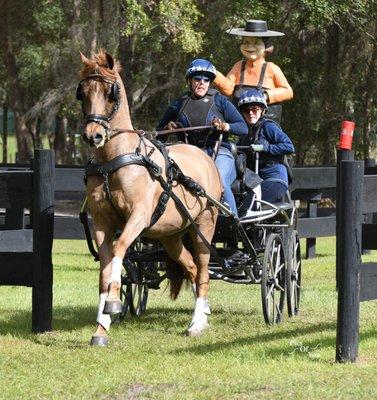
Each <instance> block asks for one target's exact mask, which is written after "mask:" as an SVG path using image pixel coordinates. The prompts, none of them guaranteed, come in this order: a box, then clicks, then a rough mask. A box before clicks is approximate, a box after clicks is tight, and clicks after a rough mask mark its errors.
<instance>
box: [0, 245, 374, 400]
mask: <svg viewBox="0 0 377 400" xmlns="http://www.w3.org/2000/svg"><path fill="white" fill-rule="evenodd" d="M334 252H335V239H334V238H324V239H319V240H318V245H317V257H316V258H315V259H313V260H304V264H303V285H304V289H303V292H302V304H301V310H302V311H301V313H300V315H299V316H297V317H294V318H290V319H288V317H286V318H285V320H284V321H283V323H282V324H280V325H278V326H272V327H270V326H266V325H265V324H264V322H263V315H262V310H261V302H260V287H259V286H257V285H253V286H243V285H238V286H237V285H231V284H226V283H224V282H219V281H213V282H211V290H210V301H211V306H212V313H213V314H212V316H211V317H210V324H211V329H210V330H209V331H207V332H206V333H205V335H204V336H202V337H200V338H188V337H185V336H184V335H183V332H184V330H185V328H186V326H187V324H188V323H189V321H190V319H191V313H192V310H193V299H192V294H191V290H185V291H183V292H182V295H181V296H180V297H179V299H178V300H177V301H176V302H172V301H170V300H169V298H168V292H167V291H165V290H164V286H165V285H164V284H165V283H164V284H163V288H161V289H160V290H157V291H151V292H150V297H149V301H148V307H147V312H146V313H145V314H144V315H143V316H142V317H139V318H131V317H130V316H127V318H126V320H125V321H124V323H122V324H121V325H115V326H113V327H112V329H111V331H110V343H109V346H108V347H107V348H92V347H90V346H89V345H88V343H89V340H90V337H91V335H92V332H93V330H94V320H95V316H96V307H97V283H98V273H97V265H96V264H95V263H94V262H93V261H92V258H91V256H89V255H88V251H87V248H86V244H85V242H84V241H63V240H60V241H56V242H55V244H54V256H53V257H54V259H53V261H54V322H53V325H54V331H53V332H51V333H46V334H39V335H33V334H31V333H30V328H31V289H29V288H20V287H0V322H1V324H0V360H1V361H0V385H1V390H0V398H1V399H240V400H241V399H271V398H273V399H287V398H290V399H355V398H357V399H361V398H365V399H366V398H375V391H376V389H375V388H376V383H375V376H376V367H377V325H376V323H375V319H376V315H377V304H376V302H367V303H363V304H362V306H361V315H360V316H361V319H360V336H361V340H360V346H359V361H358V362H357V363H355V364H342V365H341V364H335V363H334V359H335V335H336V308H337V298H336V292H335V289H334V288H335V278H334V276H335V257H334ZM373 258H374V259H376V253H375V252H373V253H372V255H370V256H367V258H366V260H367V259H368V260H372V259H373ZM285 315H286V310H285Z"/></svg>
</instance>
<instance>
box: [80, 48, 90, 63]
mask: <svg viewBox="0 0 377 400" xmlns="http://www.w3.org/2000/svg"><path fill="white" fill-rule="evenodd" d="M80 57H81V61H82V62H83V63H84V64H88V62H89V59H88V58H86V57H85V56H84V54H82V53H81V51H80Z"/></svg>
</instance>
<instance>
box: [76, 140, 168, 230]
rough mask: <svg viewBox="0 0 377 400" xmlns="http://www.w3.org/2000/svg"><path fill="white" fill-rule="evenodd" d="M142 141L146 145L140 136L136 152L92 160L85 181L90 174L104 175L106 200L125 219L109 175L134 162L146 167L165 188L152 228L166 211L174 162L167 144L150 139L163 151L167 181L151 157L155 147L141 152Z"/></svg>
mask: <svg viewBox="0 0 377 400" xmlns="http://www.w3.org/2000/svg"><path fill="white" fill-rule="evenodd" d="M141 142H143V144H144V147H146V144H145V142H144V138H143V137H142V136H140V143H139V146H138V147H137V148H136V150H135V153H126V154H121V155H119V156H117V157H115V158H113V159H112V160H110V161H107V162H105V163H94V162H93V160H90V161H89V163H88V164H87V166H86V169H85V176H84V181H85V184H86V182H87V179H88V176H91V175H95V176H102V177H103V186H104V191H105V195H106V200H107V201H108V202H109V203H110V205H111V207H112V209H113V210H114V211H115V213H116V214H117V215H118V217H119V218H120V219H121V220H122V221H124V217H123V215H121V214H120V212H119V210H118V209H117V207H116V206H115V204H114V202H113V201H112V196H111V192H110V185H109V175H110V174H112V173H113V172H115V171H117V170H118V169H119V168H122V167H124V166H126V165H132V164H134V165H141V166H143V167H146V168H147V170H148V172H149V174H150V175H151V177H152V178H153V179H157V180H158V181H159V182H160V183H161V186H162V187H163V189H164V191H163V192H162V193H161V195H160V197H159V199H158V203H157V206H156V209H155V210H154V212H153V214H152V217H151V222H150V224H149V226H148V228H150V227H152V226H153V225H154V224H155V223H156V222H157V221H158V220H159V219H160V217H161V215H162V214H163V213H164V211H165V209H166V204H167V202H168V200H169V197H170V194H171V188H172V182H173V174H172V163H171V162H170V161H169V156H168V152H167V150H166V148H165V146H164V145H163V144H162V143H161V142H159V141H157V140H154V139H150V142H151V143H152V144H153V145H154V146H156V148H157V149H158V150H159V151H160V152H161V154H162V155H163V157H164V160H165V174H166V178H167V179H166V181H165V180H164V179H163V177H162V168H161V167H160V166H159V165H158V164H156V163H155V162H154V161H153V160H152V159H151V158H150V157H151V155H152V154H153V152H154V150H155V149H154V148H152V149H151V151H150V152H149V153H148V155H143V154H141V147H140V144H141ZM148 228H147V229H148Z"/></svg>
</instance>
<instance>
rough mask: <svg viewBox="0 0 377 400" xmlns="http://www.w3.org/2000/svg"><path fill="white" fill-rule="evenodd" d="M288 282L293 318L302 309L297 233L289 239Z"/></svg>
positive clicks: (289, 308) (290, 308) (288, 303)
mask: <svg viewBox="0 0 377 400" xmlns="http://www.w3.org/2000/svg"><path fill="white" fill-rule="evenodd" d="M286 282H287V306H288V315H289V316H290V317H292V316H293V315H297V314H298V312H299V309H300V291H301V249H300V239H299V237H298V233H297V231H292V233H291V236H290V237H289V239H288V253H287V278H286Z"/></svg>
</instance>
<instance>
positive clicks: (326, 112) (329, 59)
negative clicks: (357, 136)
mask: <svg viewBox="0 0 377 400" xmlns="http://www.w3.org/2000/svg"><path fill="white" fill-rule="evenodd" d="M338 59H339V26H338V25H336V24H332V25H330V26H329V27H328V28H327V32H326V66H325V76H324V85H323V93H324V102H323V121H324V123H323V125H322V131H321V134H320V136H321V148H322V152H321V154H322V164H323V165H329V164H331V163H333V162H334V156H333V152H332V146H334V144H335V141H334V139H335V137H336V136H334V132H337V131H338V130H339V129H338V128H339V127H338V126H336V123H337V122H339V121H337V110H338V108H337V105H336V102H339V101H340V99H338V96H337V93H338V85H337V82H339V71H338V65H339V64H338V61H339V60H338Z"/></svg>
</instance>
